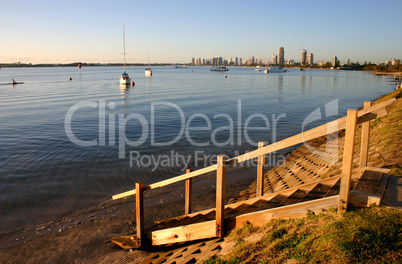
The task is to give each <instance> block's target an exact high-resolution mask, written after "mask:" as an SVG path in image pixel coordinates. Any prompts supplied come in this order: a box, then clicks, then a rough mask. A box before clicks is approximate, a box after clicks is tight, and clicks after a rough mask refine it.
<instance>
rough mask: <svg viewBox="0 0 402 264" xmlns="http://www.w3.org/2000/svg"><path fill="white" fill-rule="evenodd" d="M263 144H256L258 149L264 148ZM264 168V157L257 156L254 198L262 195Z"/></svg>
mask: <svg viewBox="0 0 402 264" xmlns="http://www.w3.org/2000/svg"><path fill="white" fill-rule="evenodd" d="M264 145H265V142H263V141H260V142H258V148H262V147H264ZM264 166H265V155H260V156H258V165H257V190H256V196H257V197H260V196H263V195H264Z"/></svg>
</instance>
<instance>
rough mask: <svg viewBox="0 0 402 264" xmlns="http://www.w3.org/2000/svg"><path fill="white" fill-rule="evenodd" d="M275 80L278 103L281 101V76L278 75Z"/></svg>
mask: <svg viewBox="0 0 402 264" xmlns="http://www.w3.org/2000/svg"><path fill="white" fill-rule="evenodd" d="M276 80H277V94H278V101H282V100H283V75H282V74H279V75H278V76H277V78H276Z"/></svg>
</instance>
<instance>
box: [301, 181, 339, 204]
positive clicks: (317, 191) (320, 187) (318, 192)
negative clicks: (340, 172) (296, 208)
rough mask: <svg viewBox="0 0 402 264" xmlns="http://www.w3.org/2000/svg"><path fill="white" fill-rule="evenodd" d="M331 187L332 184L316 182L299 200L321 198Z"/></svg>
mask: <svg viewBox="0 0 402 264" xmlns="http://www.w3.org/2000/svg"><path fill="white" fill-rule="evenodd" d="M331 188H332V186H330V185H326V184H322V183H318V184H317V185H316V186H315V187H314V188H313V189H312V190H311V191H310V192H309V193H308V194H307V195H306V196H304V197H303V199H302V200H301V201H300V202H306V201H311V200H315V199H320V198H323V197H325V195H326V194H327V193H328V191H329V190H330V189H331Z"/></svg>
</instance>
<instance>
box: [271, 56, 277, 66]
mask: <svg viewBox="0 0 402 264" xmlns="http://www.w3.org/2000/svg"><path fill="white" fill-rule="evenodd" d="M271 64H273V65H276V64H278V56H276V55H275V54H272V61H271Z"/></svg>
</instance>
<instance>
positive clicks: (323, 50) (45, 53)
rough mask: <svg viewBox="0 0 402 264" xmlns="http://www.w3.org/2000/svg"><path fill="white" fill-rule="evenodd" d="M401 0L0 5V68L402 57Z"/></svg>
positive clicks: (24, 0) (22, 0)
mask: <svg viewBox="0 0 402 264" xmlns="http://www.w3.org/2000/svg"><path fill="white" fill-rule="evenodd" d="M401 10H402V1H401V0H392V1H391V0H390V1H388V0H384V1H378V0H376V1H368V0H365V1H360V0H349V1H326V0H321V1H307V0H305V1H300V0H298V1H293V0H287V1H277V0H276V1H268V0H266V1H245V0H244V1H226V0H218V1H217V0H214V1H209V0H202V1H200V0H199V1H192V0H186V1H175V0H169V1H103V0H97V1H85V0H81V1H43V0H34V1H32V0H15V1H10V0H0V62H6V63H9V62H16V61H21V62H24V63H29V62H31V63H41V62H43V63H53V62H60V63H67V62H75V61H83V62H101V63H108V62H121V61H122V60H123V55H122V53H123V40H122V30H123V29H122V27H123V24H125V26H126V52H127V53H128V55H127V61H128V62H147V61H148V55H147V54H148V49H149V51H150V61H151V62H190V61H191V58H192V57H196V58H199V57H200V58H212V57H219V56H222V57H225V58H229V57H242V58H243V60H244V59H247V58H249V57H251V56H255V57H258V58H263V59H264V60H265V59H266V58H267V56H268V55H267V54H269V57H271V54H272V53H275V54H277V53H278V48H279V47H280V46H283V47H284V48H285V59H286V60H287V59H294V60H295V61H300V59H301V51H302V50H303V49H306V50H307V51H308V52H312V53H314V57H315V61H316V62H317V61H321V60H324V61H329V60H331V57H332V56H334V55H336V56H338V58H339V59H340V60H341V62H342V63H343V62H346V61H347V59H348V58H349V59H351V60H352V61H360V62H364V61H372V62H384V61H386V60H389V59H390V58H394V57H395V58H397V59H402V48H401V47H402V33H401V28H402V27H401V26H402V23H401Z"/></svg>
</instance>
